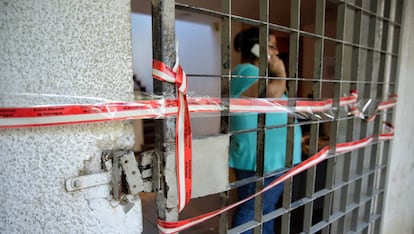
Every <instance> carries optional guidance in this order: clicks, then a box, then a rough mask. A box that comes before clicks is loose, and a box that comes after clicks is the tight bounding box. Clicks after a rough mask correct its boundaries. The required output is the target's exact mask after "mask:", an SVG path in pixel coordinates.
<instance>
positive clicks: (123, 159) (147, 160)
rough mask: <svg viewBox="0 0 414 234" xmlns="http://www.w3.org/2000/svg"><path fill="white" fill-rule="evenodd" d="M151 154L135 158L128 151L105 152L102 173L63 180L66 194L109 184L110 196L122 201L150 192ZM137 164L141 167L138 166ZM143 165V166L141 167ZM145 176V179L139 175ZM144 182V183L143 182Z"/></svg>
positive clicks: (132, 153) (143, 154)
mask: <svg viewBox="0 0 414 234" xmlns="http://www.w3.org/2000/svg"><path fill="white" fill-rule="evenodd" d="M151 157H152V153H142V154H141V155H139V156H138V159H139V160H138V161H137V158H136V156H135V154H134V152H132V151H130V150H106V151H103V153H102V157H101V159H102V169H103V172H101V173H96V174H89V175H81V176H76V177H72V178H69V179H66V180H65V187H66V190H67V191H68V192H74V191H77V190H81V189H86V188H91V187H95V186H99V185H104V184H111V187H112V196H113V198H115V199H116V200H122V199H123V197H124V196H125V195H128V194H131V195H138V193H139V192H141V191H145V192H150V191H151V190H152V183H151V173H148V171H151V169H152V166H151V164H152V160H151ZM139 163H140V164H141V165H139ZM142 164H145V165H142ZM141 171H142V172H143V174H145V176H144V177H145V178H144V179H143V176H142V174H141ZM143 180H145V182H144V181H143Z"/></svg>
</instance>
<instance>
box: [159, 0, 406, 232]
mask: <svg viewBox="0 0 414 234" xmlns="http://www.w3.org/2000/svg"><path fill="white" fill-rule="evenodd" d="M207 2H209V1H174V0H164V1H158V0H153V1H152V16H153V48H154V52H153V55H154V59H156V60H159V61H162V62H164V63H165V64H166V65H168V66H170V67H173V65H174V63H175V60H176V57H175V52H176V51H175V46H174V45H175V36H174V35H175V31H174V30H175V28H174V22H175V12H176V11H184V12H185V11H188V12H191V13H194V14H199V15H206V16H209V17H216V18H218V19H220V20H221V25H220V32H221V65H222V70H221V74H190V75H189V78H190V79H192V78H194V77H200V76H203V77H208V78H209V79H221V98H223V99H227V98H229V96H230V95H229V92H230V91H229V86H230V79H231V68H232V65H233V64H235V60H237V58H235V57H234V55H233V54H232V43H233V42H232V39H233V38H234V34H235V29H236V28H237V29H242V28H247V27H250V26H257V27H259V29H260V42H261V45H263V46H262V47H263V48H261V49H262V50H263V51H264V49H266V48H267V46H264V45H267V35H268V33H269V31H272V32H274V33H276V35H278V38H280V39H279V42H280V43H284V42H285V48H287V49H288V50H287V51H288V52H287V56H286V60H285V63H286V65H287V70H288V77H287V78H285V79H286V80H287V84H288V96H289V97H290V98H292V97H299V98H312V99H324V98H332V99H333V102H334V104H333V105H334V108H332V110H333V112H332V119H307V120H302V121H299V122H297V121H295V116H294V115H292V116H291V117H289V121H288V137H287V139H288V141H287V158H286V165H285V168H284V169H283V170H280V171H276V172H272V173H264V172H263V162H264V159H263V157H264V147H263V145H264V129H265V127H264V114H259V118H258V126H259V127H258V129H255V130H254V131H256V132H257V133H258V148H257V149H258V150H257V152H258V154H257V162H258V164H257V174H256V176H255V177H252V178H249V179H247V180H243V181H235V182H232V183H231V188H230V189H229V191H228V192H225V193H223V194H221V195H220V197H221V199H222V200H221V203H222V205H223V206H225V205H228V204H229V203H231V191H232V190H234V189H235V188H237V187H238V186H241V185H243V184H246V183H256V188H257V189H261V188H263V178H266V177H269V176H272V175H274V174H279V173H284V172H286V171H288V170H289V169H290V168H292V167H293V166H294V165H292V161H293V159H292V154H293V140H292V139H294V131H293V129H294V128H293V127H294V126H295V125H300V126H301V128H302V131H303V133H307V132H308V134H309V135H308V136H309V139H308V142H309V144H308V150H307V152H306V153H307V154H304V155H303V159H306V157H308V156H310V155H313V154H315V153H316V152H318V150H319V149H320V148H321V147H322V146H324V145H329V146H330V154H329V157H328V159H327V160H326V161H324V162H322V163H320V164H318V165H317V166H315V167H312V168H310V169H308V170H307V171H305V172H304V173H302V174H299V175H297V176H295V177H294V178H292V179H288V180H286V181H285V182H284V192H283V197H282V198H281V201H280V204H279V206H278V207H277V209H276V210H275V211H273V212H271V213H268V214H266V215H262V211H261V209H262V206H263V204H262V202H263V200H262V196H258V197H257V198H256V199H255V204H256V205H255V207H256V211H255V220H253V221H251V222H248V223H247V224H245V225H242V226H239V227H234V228H230V225H229V220H230V218H229V216H231V212H227V213H225V214H222V215H221V216H220V219H219V221H218V222H217V225H218V230H219V232H220V233H239V232H242V231H245V230H250V229H253V230H254V232H255V233H261V230H262V224H263V223H264V222H266V221H268V220H271V219H275V220H276V228H277V230H276V232H277V233H347V232H358V233H378V232H379V226H380V222H381V214H382V206H383V202H382V200H383V196H384V184H385V175H386V172H387V161H388V159H387V157H388V151H389V150H388V147H389V142H388V141H384V142H378V141H376V140H377V139H374V141H373V142H372V143H370V144H369V145H368V146H366V147H364V148H362V149H359V150H355V151H352V152H349V153H343V154H339V153H336V151H335V146H336V145H337V143H341V142H349V141H355V140H358V139H361V138H364V137H367V136H369V135H378V134H379V133H380V132H381V129H382V123H383V122H384V121H389V122H391V120H392V111H386V112H381V114H377V116H376V118H375V120H374V121H371V122H366V121H363V120H361V119H359V118H356V117H354V116H349V115H348V113H347V112H346V111H344V110H343V109H342V108H339V100H340V97H342V96H343V95H345V94H348V93H349V92H350V90H357V91H358V94H359V98H360V100H369V99H371V100H384V99H387V98H388V96H389V95H390V94H392V93H394V91H395V87H396V72H397V71H396V67H397V62H398V56H399V54H398V48H399V43H398V42H399V34H400V26H401V15H402V9H401V6H402V5H403V2H402V0H393V1H392V0H365V1H362V0H347V1H340V0H331V1H329V0H307V1H300V0H290V1H285V0H280V1H276V0H256V1H231V0H222V1H221V2H219V1H211V2H210V3H207ZM243 6H244V7H251V9H249V12H248V13H246V11H241V10H240V9H242V8H243ZM252 6H254V7H252ZM281 55H282V53H281ZM259 70H260V78H259V97H265V93H266V88H265V86H266V85H265V84H266V81H267V80H268V79H272V78H273V77H270V76H269V75H268V72H267V66H266V58H261V61H260V66H259ZM174 88H175V86H174V85H172V84H167V83H165V82H159V81H154V91H155V92H156V93H159V94H165V93H173V94H174V93H175V91H174ZM290 104H291V103H290ZM175 127H176V126H175V119H173V118H171V119H165V120H159V121H156V124H155V128H156V142H157V143H158V144H157V151H158V153H157V155H159V156H158V158H157V165H158V169H157V170H158V172H159V174H160V177H159V178H156V179H157V180H158V185H157V186H158V187H159V188H161V189H160V191H165V189H167V188H165V187H163V186H165V177H164V175H163V174H162V172H163V171H164V169H165V168H164V166H165V160H166V158H168V157H171V156H172V155H174V154H175V151H174V142H175V138H174V136H175ZM221 130H222V133H228V134H239V133H238V132H231V131H230V130H229V113H227V112H223V113H222V116H221ZM157 200H158V215H159V218H160V219H164V220H174V219H177V218H178V214H177V213H178V212H177V211H176V210H175V211H171V210H170V209H166V207H165V201H166V200H168V197H167V194H166V193H165V192H163V193H161V194H159V198H158V199H157ZM189 232H191V231H189Z"/></svg>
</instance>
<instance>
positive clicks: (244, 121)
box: [229, 28, 302, 234]
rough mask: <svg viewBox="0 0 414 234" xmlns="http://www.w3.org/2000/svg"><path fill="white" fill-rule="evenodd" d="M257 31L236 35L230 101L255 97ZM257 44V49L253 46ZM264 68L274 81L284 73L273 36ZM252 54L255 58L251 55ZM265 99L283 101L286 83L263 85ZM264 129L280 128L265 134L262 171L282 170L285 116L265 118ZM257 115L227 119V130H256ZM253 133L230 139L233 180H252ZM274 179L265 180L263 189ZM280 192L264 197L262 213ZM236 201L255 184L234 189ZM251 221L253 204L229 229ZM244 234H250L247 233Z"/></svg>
mask: <svg viewBox="0 0 414 234" xmlns="http://www.w3.org/2000/svg"><path fill="white" fill-rule="evenodd" d="M258 43H259V30H258V29H257V28H250V29H247V30H245V31H242V32H240V33H239V34H238V35H237V36H236V38H235V41H234V46H235V49H236V50H237V51H240V52H241V55H242V63H241V64H239V65H237V66H236V67H235V68H234V69H233V71H232V79H231V83H230V87H231V88H230V92H231V97H233V98H239V97H257V95H258V79H259V78H258V77H259V68H258V63H259V61H258V56H257V55H258V54H257V53H256V52H257V51H255V50H254V48H253V47H256V49H257V48H258ZM255 44H257V45H255ZM268 46H269V48H268V67H269V72H270V73H271V74H272V76H275V77H286V71H285V67H284V64H283V62H282V60H281V59H280V58H279V57H278V54H279V52H278V50H277V42H276V37H275V36H274V35H270V36H269V41H268ZM255 54H256V55H255ZM266 90H267V97H269V98H287V97H286V95H285V94H284V92H285V90H286V81H285V80H284V79H271V80H269V81H268V85H267V88H266ZM265 119H266V122H265V123H266V126H267V127H269V126H281V127H276V128H271V129H267V130H265V145H264V151H265V156H264V171H265V172H272V171H276V170H278V169H282V168H284V167H285V159H286V140H287V139H286V135H287V127H286V124H287V113H268V114H266V118H265ZM257 121H258V115H257V114H238V115H234V116H231V117H230V130H231V131H232V132H234V131H238V130H247V129H257ZM301 142H302V134H301V129H300V127H298V126H295V136H294V153H293V163H294V164H297V163H299V162H300V161H301ZM256 149H257V132H247V133H234V134H233V135H232V136H231V138H230V162H229V164H230V167H231V168H233V169H234V171H235V174H236V178H237V180H241V179H244V178H248V177H252V176H254V175H255V170H256V155H257V153H256ZM276 178H277V177H276V176H273V177H269V178H266V179H265V186H266V185H267V184H269V183H270V182H272V181H273V180H275V179H276ZM282 191H283V184H280V185H278V186H276V187H274V188H272V189H271V190H270V191H268V192H266V193H264V202H263V206H264V207H263V213H264V214H266V213H269V212H271V211H273V210H274V209H275V206H276V203H277V202H278V200H279V197H280V196H281V194H282ZM237 192H238V196H239V199H240V200H241V199H244V198H246V197H248V196H250V195H252V194H253V193H254V192H255V184H254V183H251V184H248V185H245V186H242V187H239V188H238V189H237ZM253 218H254V200H250V201H248V202H245V203H243V204H242V205H240V206H239V207H238V208H237V209H236V211H235V214H234V216H233V226H239V225H241V224H243V223H246V222H248V221H251V220H253ZM273 226H274V222H273V220H271V221H269V222H267V223H265V224H264V225H263V233H265V234H270V233H271V234H273V233H274V227H273ZM245 233H252V231H248V232H245Z"/></svg>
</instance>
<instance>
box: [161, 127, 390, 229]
mask: <svg viewBox="0 0 414 234" xmlns="http://www.w3.org/2000/svg"><path fill="white" fill-rule="evenodd" d="M388 130H389V131H390V132H387V133H384V134H380V135H379V136H378V140H379V141H384V140H389V139H392V137H393V135H394V133H393V132H392V131H391V128H390V127H389V128H388ZM373 140H374V137H373V136H370V137H367V138H364V139H361V140H357V141H352V142H347V143H340V144H337V145H336V147H335V150H336V153H341V154H342V153H347V152H351V151H353V150H356V149H360V148H363V147H365V146H367V145H369V144H370V143H372V141H373ZM329 150H330V148H329V146H325V147H324V148H322V149H321V150H320V151H319V152H318V153H316V154H314V155H313V156H311V157H309V158H308V159H307V160H305V161H303V162H301V163H300V164H298V165H297V166H295V167H293V168H292V169H290V170H289V171H288V172H286V173H285V174H283V175H282V176H280V177H278V178H277V179H276V180H274V181H273V182H272V183H270V184H269V185H268V186H266V187H265V188H263V189H262V190H261V191H259V192H257V193H255V194H253V195H251V196H249V197H247V198H245V199H243V200H240V201H238V202H236V203H234V204H231V205H229V206H226V207H224V208H221V209H218V210H215V211H212V212H209V213H206V214H203V215H200V216H196V217H193V218H189V219H185V220H180V221H176V222H172V221H164V220H158V222H157V223H158V229H159V230H160V232H162V233H166V234H167V233H176V232H180V231H183V230H185V229H187V228H190V227H192V226H194V225H197V224H199V223H202V222H204V221H206V220H208V219H211V218H213V217H215V216H217V215H220V214H222V213H224V212H226V211H229V210H231V209H233V208H235V207H236V206H238V205H240V204H242V203H244V202H246V201H248V200H251V199H253V198H255V197H257V196H258V195H260V194H262V193H264V192H266V191H268V190H270V189H271V188H273V187H275V186H276V185H278V184H280V183H282V182H283V181H285V180H287V179H288V178H292V177H293V176H295V175H297V174H299V173H301V172H303V171H305V170H307V169H309V168H311V167H313V166H316V165H317V164H318V163H320V162H322V161H324V160H326V159H327V158H328V155H329Z"/></svg>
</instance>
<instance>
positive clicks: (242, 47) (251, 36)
mask: <svg viewBox="0 0 414 234" xmlns="http://www.w3.org/2000/svg"><path fill="white" fill-rule="evenodd" d="M256 43H257V44H259V28H255V27H253V28H249V29H246V30H243V31H241V32H239V33H238V34H237V35H236V37H235V38H234V49H235V50H236V51H239V52H241V54H242V57H243V58H244V59H247V60H254V59H256V58H257V57H256V56H255V55H254V54H252V52H251V49H252V47H253V46H254V44H256Z"/></svg>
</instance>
